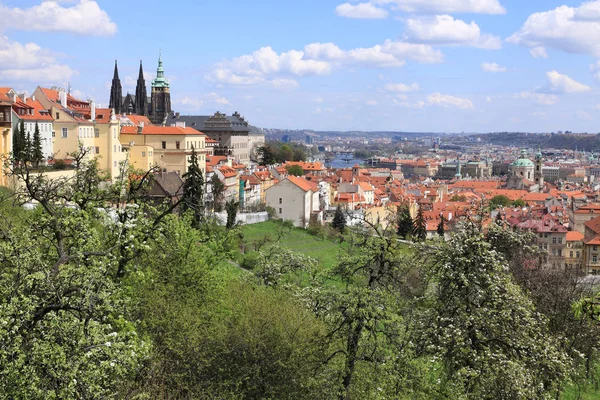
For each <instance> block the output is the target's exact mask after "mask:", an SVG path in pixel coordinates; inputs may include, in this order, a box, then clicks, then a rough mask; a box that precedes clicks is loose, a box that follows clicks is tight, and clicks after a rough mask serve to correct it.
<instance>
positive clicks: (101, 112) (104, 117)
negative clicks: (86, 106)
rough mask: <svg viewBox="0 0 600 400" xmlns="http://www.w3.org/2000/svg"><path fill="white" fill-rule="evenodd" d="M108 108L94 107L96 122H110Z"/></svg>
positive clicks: (110, 110) (109, 110)
mask: <svg viewBox="0 0 600 400" xmlns="http://www.w3.org/2000/svg"><path fill="white" fill-rule="evenodd" d="M111 112H112V109H110V108H96V122H97V123H99V124H108V123H109V122H110V114H111Z"/></svg>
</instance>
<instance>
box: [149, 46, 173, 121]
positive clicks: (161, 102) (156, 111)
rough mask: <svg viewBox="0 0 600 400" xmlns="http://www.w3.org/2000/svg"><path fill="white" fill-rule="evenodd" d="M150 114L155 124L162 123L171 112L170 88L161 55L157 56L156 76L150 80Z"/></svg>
mask: <svg viewBox="0 0 600 400" xmlns="http://www.w3.org/2000/svg"><path fill="white" fill-rule="evenodd" d="M150 101H151V103H152V104H151V106H152V115H151V118H150V119H151V120H152V123H153V124H155V125H162V124H163V123H164V122H165V121H166V120H167V117H168V116H169V114H170V113H171V89H170V88H169V82H168V81H167V79H166V78H165V70H164V69H163V65H162V55H159V56H158V69H157V70H156V78H155V79H154V80H153V81H152V95H151V99H150Z"/></svg>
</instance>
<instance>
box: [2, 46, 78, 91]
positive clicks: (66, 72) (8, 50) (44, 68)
mask: <svg viewBox="0 0 600 400" xmlns="http://www.w3.org/2000/svg"><path fill="white" fill-rule="evenodd" d="M76 74H77V72H76V71H74V70H73V69H71V68H70V67H69V66H67V65H62V64H61V63H60V62H59V61H58V60H57V59H56V57H55V55H54V54H53V53H51V52H50V51H47V50H44V49H42V48H41V47H40V46H38V45H37V44H35V43H26V44H21V43H17V42H11V41H10V40H9V39H8V38H7V37H5V36H2V35H0V78H1V79H3V80H13V81H36V82H40V83H41V82H44V83H53V82H66V81H68V80H69V79H71V77H72V76H73V75H76Z"/></svg>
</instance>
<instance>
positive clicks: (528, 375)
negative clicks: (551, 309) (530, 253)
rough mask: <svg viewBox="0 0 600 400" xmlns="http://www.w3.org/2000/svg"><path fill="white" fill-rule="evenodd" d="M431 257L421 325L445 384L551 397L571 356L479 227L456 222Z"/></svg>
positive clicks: (483, 392) (482, 394)
mask: <svg viewBox="0 0 600 400" xmlns="http://www.w3.org/2000/svg"><path fill="white" fill-rule="evenodd" d="M434 259H435V262H434V263H433V266H432V268H431V270H430V277H431V278H432V279H433V281H434V282H435V286H434V292H433V304H432V308H431V310H430V312H429V318H427V319H426V321H425V322H424V325H423V326H422V330H423V332H426V333H425V335H426V340H427V342H428V343H429V345H428V350H429V351H430V352H431V354H432V355H433V357H434V360H439V361H440V362H441V365H442V366H443V372H444V376H445V381H444V382H445V385H448V386H449V387H451V388H452V389H453V390H457V391H458V392H459V393H463V395H464V396H465V397H466V398H473V399H497V398H520V399H543V398H548V399H550V398H555V397H556V395H557V392H558V390H559V389H560V387H561V385H562V384H563V382H564V381H565V379H566V376H567V374H568V372H569V367H570V360H569V358H568V356H567V355H566V354H565V353H564V352H563V351H561V350H560V349H561V343H560V341H559V340H558V339H556V338H554V337H552V336H551V335H550V334H549V333H548V331H547V329H546V320H545V318H543V317H542V316H541V315H540V314H538V313H537V312H536V311H535V308H534V306H533V304H532V303H531V301H530V300H529V299H528V298H527V297H526V296H525V295H524V293H523V292H522V291H521V289H520V288H519V286H517V285H516V284H514V283H513V282H512V279H511V276H510V274H509V272H508V266H507V264H506V261H504V259H503V257H502V256H500V255H499V254H498V253H497V252H496V251H494V249H493V247H492V245H491V244H490V243H488V242H487V241H486V240H485V238H484V237H483V235H482V234H481V233H480V231H479V230H478V229H477V227H476V226H475V225H473V224H471V223H469V224H467V225H465V226H464V227H462V228H461V229H460V230H459V231H458V232H457V233H456V234H455V236H454V237H453V238H452V239H451V240H450V242H449V243H448V245H446V246H443V247H441V248H439V249H438V250H437V251H436V252H435V255H434Z"/></svg>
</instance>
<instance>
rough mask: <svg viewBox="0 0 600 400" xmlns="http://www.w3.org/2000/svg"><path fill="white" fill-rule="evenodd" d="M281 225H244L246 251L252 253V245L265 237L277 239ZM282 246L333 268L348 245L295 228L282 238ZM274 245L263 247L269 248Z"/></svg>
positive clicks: (269, 222)
mask: <svg viewBox="0 0 600 400" xmlns="http://www.w3.org/2000/svg"><path fill="white" fill-rule="evenodd" d="M278 228H279V225H278V223H277V222H276V221H267V222H262V223H260V224H253V225H244V226H243V227H242V228H241V229H242V232H243V234H244V243H246V244H247V245H248V248H247V250H246V251H248V252H249V251H252V250H253V248H251V244H252V243H253V242H255V241H257V240H260V239H261V238H263V237H265V235H269V236H270V237H271V238H272V239H273V240H276V239H277V230H278ZM280 244H281V246H283V247H286V248H288V249H290V250H292V251H295V252H297V253H301V254H304V255H306V256H309V257H312V258H314V259H316V260H317V261H318V262H319V264H320V265H321V266H322V267H324V268H331V267H333V266H334V265H335V263H336V262H337V260H338V258H339V255H340V252H342V251H344V250H345V249H346V248H347V244H346V243H339V242H338V241H332V240H329V239H324V240H321V239H320V238H318V237H316V236H313V235H311V234H310V233H308V232H307V231H306V230H304V229H298V228H294V229H292V231H291V232H289V233H287V234H286V235H284V236H283V237H282V238H281V243H280ZM269 245H272V243H269V244H267V245H266V246H265V247H263V250H264V249H266V248H268V246H269Z"/></svg>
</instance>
